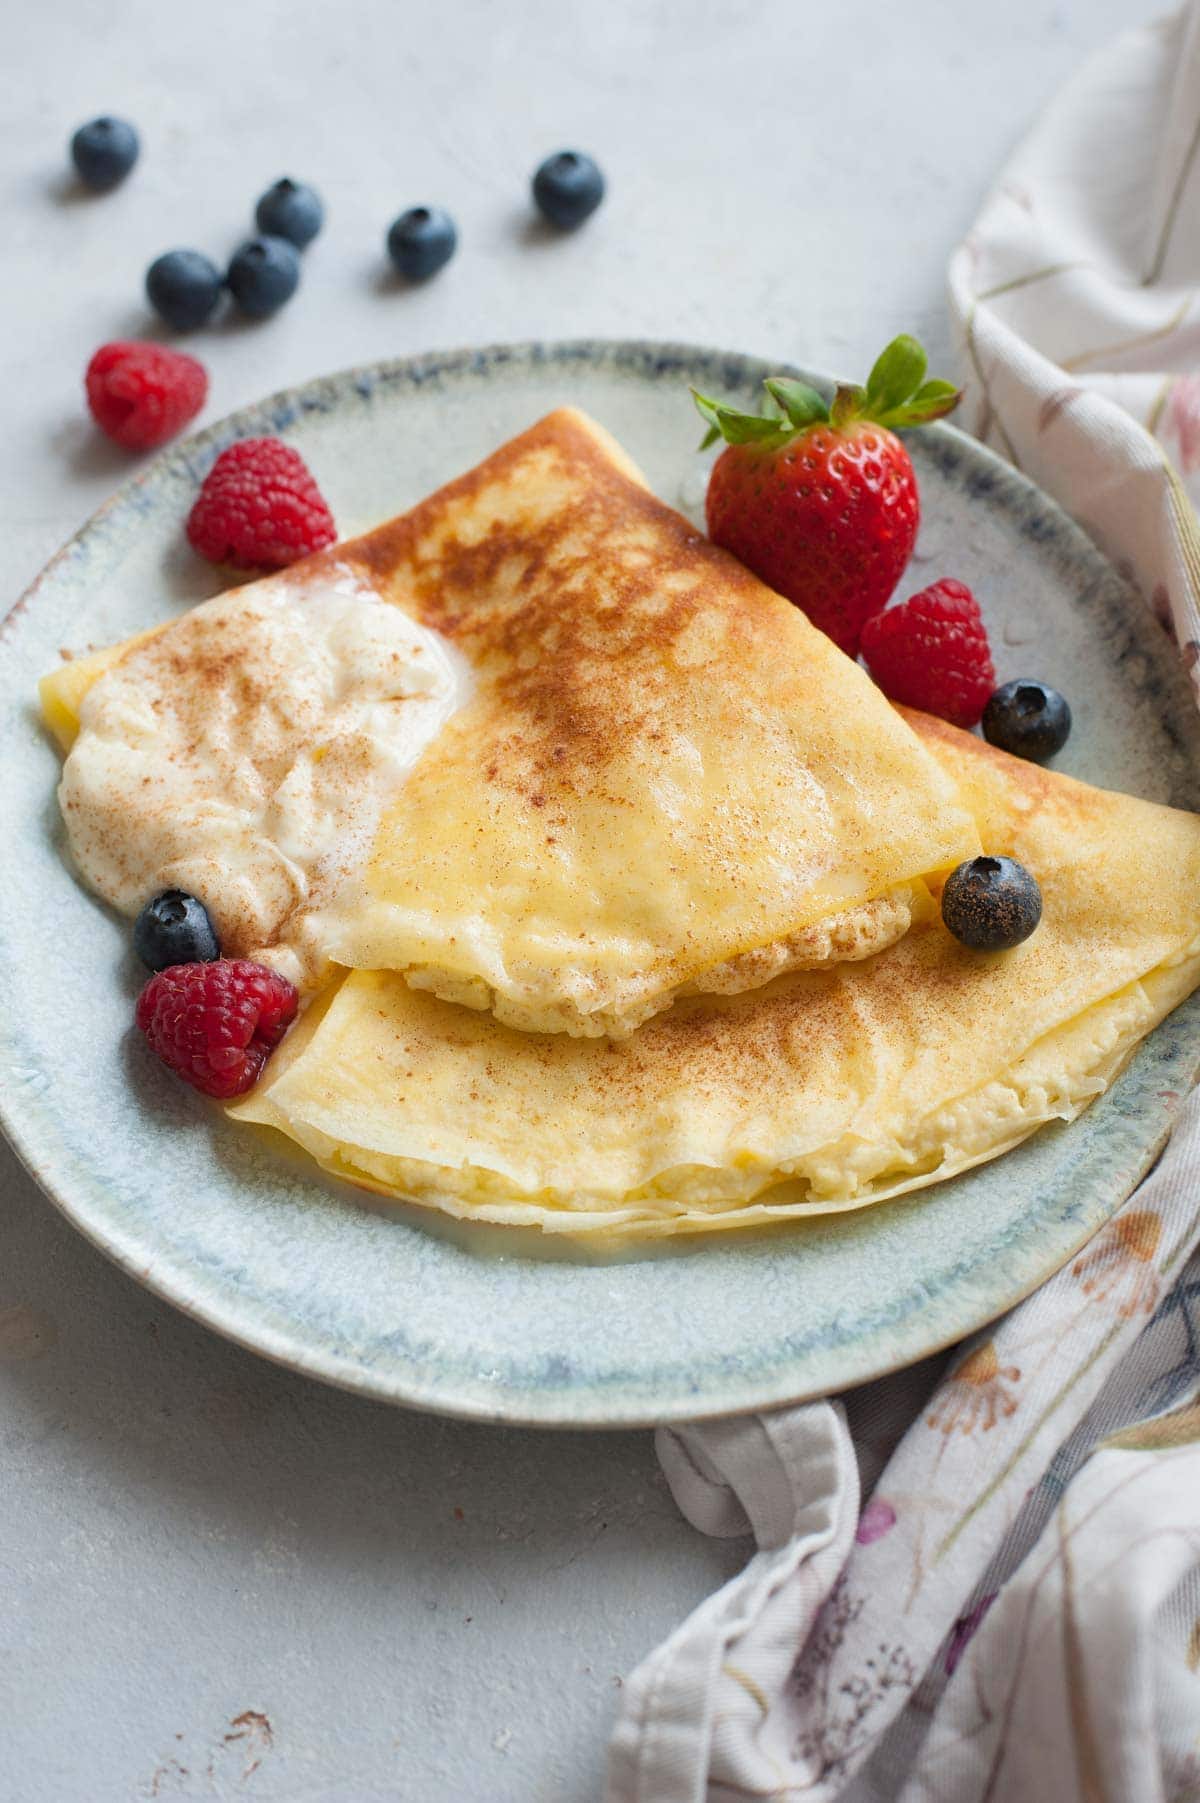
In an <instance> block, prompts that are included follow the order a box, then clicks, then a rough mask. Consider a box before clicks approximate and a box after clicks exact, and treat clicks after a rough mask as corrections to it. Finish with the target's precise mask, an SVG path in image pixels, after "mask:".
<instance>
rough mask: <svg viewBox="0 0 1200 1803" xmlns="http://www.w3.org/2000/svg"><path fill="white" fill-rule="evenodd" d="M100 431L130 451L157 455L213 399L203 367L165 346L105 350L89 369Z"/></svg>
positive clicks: (89, 387) (129, 345) (94, 413)
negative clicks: (156, 447)
mask: <svg viewBox="0 0 1200 1803" xmlns="http://www.w3.org/2000/svg"><path fill="white" fill-rule="evenodd" d="M85 384H86V387H87V402H88V406H89V408H90V409H91V414H92V418H93V419H94V420H95V422H96V424H97V425H98V426H99V428H100V430H101V431H102V432H104V433H106V434H107V436H108V437H109V438H111V439H112V440H113V443H114V444H119V445H124V447H125V449H126V450H128V451H152V450H153V449H154V447H155V445H160V444H166V442H167V440H168V438H174V436H175V434H176V432H178V431H180V430H181V429H182V428H183V427H184V426H186V425H187V423H188V421H189V420H191V419H195V417H196V415H197V414H198V413H199V411H200V409H201V407H203V405H204V402H205V398H206V397H207V395H208V374H207V372H206V370H205V368H204V365H203V363H197V361H196V359H195V357H189V356H188V355H187V353H186V352H185V351H171V350H168V349H167V347H166V346H165V345H162V344H132V343H125V342H121V341H117V342H116V343H114V344H102V345H101V346H100V349H99V350H98V351H97V352H96V354H95V356H94V357H93V358H92V360H91V362H90V363H89V364H88V366H87V376H86V377H85Z"/></svg>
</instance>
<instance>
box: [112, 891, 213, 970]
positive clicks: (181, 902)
mask: <svg viewBox="0 0 1200 1803" xmlns="http://www.w3.org/2000/svg"><path fill="white" fill-rule="evenodd" d="M133 949H134V951H135V952H136V953H137V955H138V957H139V958H140V959H141V961H142V963H143V964H144V965H145V966H146V969H147V970H166V968H167V966H168V965H169V964H211V963H212V962H213V960H214V959H216V958H219V957H220V956H221V947H220V943H219V942H218V939H217V935H216V933H215V932H214V930H213V923H212V921H211V920H210V919H209V918H208V910H207V909H206V908H205V906H204V904H203V902H198V901H197V900H196V897H195V896H194V895H185V894H184V892H183V890H182V889H164V890H163V892H162V894H161V895H156V896H155V897H154V900H153V901H148V902H147V903H146V905H145V907H144V908H143V909H142V911H141V913H140V914H139V915H138V917H137V920H136V921H135V922H134V927H133Z"/></svg>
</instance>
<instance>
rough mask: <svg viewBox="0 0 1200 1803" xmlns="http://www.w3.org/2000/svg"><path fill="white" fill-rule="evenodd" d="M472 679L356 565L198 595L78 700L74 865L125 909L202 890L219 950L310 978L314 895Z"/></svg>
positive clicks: (318, 947)
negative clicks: (169, 893) (170, 892)
mask: <svg viewBox="0 0 1200 1803" xmlns="http://www.w3.org/2000/svg"><path fill="white" fill-rule="evenodd" d="M469 688H470V676H469V670H468V666H467V665H466V663H465V662H464V660H463V659H462V658H461V656H460V655H459V654H458V653H457V652H455V651H454V650H453V648H452V647H450V646H449V645H448V644H447V643H446V641H445V640H444V639H443V638H442V637H441V636H440V635H439V634H437V633H436V632H433V631H431V630H430V629H429V628H427V627H424V626H421V625H419V624H418V623H417V622H416V621H414V620H412V619H410V618H409V616H408V615H407V614H406V613H404V612H403V611H402V610H401V609H400V608H398V607H394V606H392V605H390V604H389V603H387V602H385V601H382V600H380V599H379V598H378V596H377V595H375V594H374V593H373V592H372V591H371V590H370V589H368V588H366V587H364V586H363V585H362V584H361V583H360V582H359V581H358V580H357V579H356V578H355V576H354V575H353V574H352V573H351V572H349V571H345V572H339V571H337V570H335V571H333V572H330V571H328V570H326V571H323V572H322V573H321V575H320V577H319V578H316V579H309V580H305V581H301V580H298V579H297V578H296V577H295V576H290V577H289V576H273V577H268V578H265V579H264V580H262V581H259V582H254V583H250V584H248V585H247V586H245V587H244V588H241V589H237V590H234V591H232V592H231V593H229V594H225V595H221V596H218V597H217V598H216V599H214V600H212V601H207V602H204V603H203V604H201V605H200V606H199V607H196V608H193V609H192V611H191V612H190V613H188V614H186V615H184V616H183V617H181V618H180V619H178V620H176V621H174V622H172V624H171V625H170V626H169V627H167V628H165V629H164V630H163V631H161V632H159V633H155V634H154V635H152V636H150V637H148V638H146V639H144V640H142V641H140V642H139V643H137V644H135V645H134V646H133V647H132V648H131V649H130V650H129V651H128V652H127V653H126V654H125V655H124V656H122V657H121V658H120V660H119V661H118V662H117V663H116V664H115V665H113V666H112V667H111V668H110V669H108V670H107V671H106V672H105V673H104V674H103V675H102V676H101V677H100V678H99V679H98V680H97V681H96V682H95V683H94V684H93V685H92V687H91V688H90V689H89V690H88V692H87V694H86V695H85V696H84V697H83V700H82V703H81V705H80V713H79V719H80V730H79V734H78V736H77V738H76V740H75V743H74V745H73V747H72V749H71V751H70V754H69V755H68V757H67V759H66V763H65V765H64V767H63V774H62V782H61V785H60V788H59V800H60V803H61V806H62V812H63V819H64V821H65V822H66V828H67V837H68V840H69V842H70V848H71V852H72V855H73V857H74V859H75V862H76V864H77V865H78V867H79V870H80V872H81V874H82V875H83V877H84V879H85V880H86V881H87V883H88V884H90V886H91V887H92V888H93V889H95V890H96V891H97V892H98V893H99V894H100V895H102V896H103V897H104V898H105V900H107V901H109V902H111V903H112V904H113V906H114V907H115V908H117V909H118V910H119V911H120V912H121V913H123V914H127V915H135V914H137V913H138V911H139V910H140V909H141V908H142V906H143V905H144V904H145V902H146V901H148V900H149V899H150V897H151V896H153V895H155V894H157V893H158V892H159V891H160V890H162V889H169V888H176V889H183V890H186V891H187V892H188V893H189V894H191V895H195V896H198V897H199V899H200V900H201V901H202V902H203V903H204V905H205V907H206V908H207V909H208V912H209V914H210V915H211V917H212V919H213V922H214V924H215V926H216V928H217V932H218V935H219V937H220V940H221V945H222V949H223V951H224V952H225V954H226V956H230V957H252V958H257V959H260V960H261V961H263V962H264V963H268V964H271V965H273V966H274V967H275V968H276V969H278V970H280V971H282V972H283V974H284V975H286V976H288V977H290V978H291V979H292V981H294V982H297V983H299V984H301V985H302V986H306V987H310V986H312V984H313V983H315V982H316V981H318V980H319V978H320V976H321V974H322V969H323V966H324V962H325V959H324V955H323V950H322V944H321V941H322V937H323V934H322V931H321V926H320V921H319V914H320V910H321V909H322V908H323V907H326V906H328V905H329V903H330V901H331V900H332V898H333V897H334V896H335V895H336V893H337V892H338V890H339V889H340V888H341V887H342V886H343V885H344V884H345V883H346V881H347V880H348V879H349V878H352V877H353V876H354V875H356V874H357V872H358V871H359V869H360V868H361V866H362V865H363V863H364V862H365V861H366V859H367V857H368V856H369V854H370V850H371V846H372V843H373V841H374V838H375V834H376V831H377V828H378V824H379V819H380V816H381V814H382V812H383V810H384V808H385V806H386V805H387V801H388V798H389V797H390V796H392V795H394V794H395V791H396V789H397V787H398V786H399V785H400V784H401V783H403V781H404V779H405V776H406V774H407V773H408V771H410V770H411V769H412V767H413V765H414V764H415V763H416V762H417V760H418V758H419V757H420V756H421V753H422V752H423V751H424V749H425V747H426V746H427V745H428V744H429V743H430V741H431V740H432V739H433V738H435V737H436V735H437V734H438V733H439V732H440V731H441V729H442V727H443V725H444V724H445V722H446V721H447V720H448V719H449V717H450V716H451V714H452V713H454V712H455V710H456V709H457V708H458V707H460V706H461V705H462V704H463V702H464V701H465V700H466V698H467V694H468V692H469Z"/></svg>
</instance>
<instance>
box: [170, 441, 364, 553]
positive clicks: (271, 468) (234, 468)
mask: <svg viewBox="0 0 1200 1803" xmlns="http://www.w3.org/2000/svg"><path fill="white" fill-rule="evenodd" d="M187 535H188V539H189V540H190V542H191V545H192V548H193V550H196V551H199V553H200V555H201V557H207V558H208V560H209V561H210V563H227V564H231V565H232V566H233V568H234V569H235V570H280V569H282V568H283V566H284V565H285V564H289V563H295V562H296V559H297V558H299V557H307V556H308V554H309V552H310V551H320V550H321V549H322V548H323V547H324V546H325V545H331V544H332V543H333V541H334V539H335V538H336V537H337V527H336V526H335V525H334V523H333V515H332V514H331V513H330V511H329V508H328V506H327V505H326V503H325V497H324V496H323V495H322V493H321V491H320V489H319V488H318V487H317V485H316V483H315V482H314V481H313V478H312V474H311V472H310V470H309V467H308V465H307V464H306V463H305V461H304V459H303V457H301V455H300V453H299V451H294V450H293V449H292V447H291V445H286V444H282V443H281V442H280V440H279V439H278V438H243V439H241V440H240V441H239V443H237V444H231V445H230V446H229V449H228V450H227V451H222V452H221V455H220V456H219V457H218V458H217V461H216V462H215V463H214V464H213V466H212V468H211V469H210V470H209V472H208V475H207V476H206V477H205V478H204V485H203V487H202V488H201V490H200V493H199V494H198V495H197V497H196V504H195V506H194V507H193V508H192V511H191V513H190V514H189V515H188V523H187Z"/></svg>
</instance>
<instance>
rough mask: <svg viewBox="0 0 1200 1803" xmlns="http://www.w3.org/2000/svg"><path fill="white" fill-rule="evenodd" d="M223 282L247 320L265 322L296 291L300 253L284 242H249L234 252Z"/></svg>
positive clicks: (265, 238) (267, 237) (265, 239)
mask: <svg viewBox="0 0 1200 1803" xmlns="http://www.w3.org/2000/svg"><path fill="white" fill-rule="evenodd" d="M225 280H226V281H227V282H228V284H229V292H230V293H231V294H232V296H233V298H234V300H235V301H236V302H237V304H238V306H239V307H240V308H241V310H242V312H243V313H245V314H246V316H247V318H249V319H266V318H268V317H269V316H270V314H272V313H277V312H278V311H279V309H280V307H282V306H283V304H284V302H285V301H290V300H291V298H292V296H293V294H295V292H296V289H297V288H298V287H299V285H300V253H299V251H298V250H297V249H296V246H295V245H294V244H289V243H288V240H287V239H286V238H273V237H270V236H268V235H266V234H264V235H263V236H262V237H261V238H251V239H249V240H248V242H247V243H245V244H243V245H242V246H241V248H240V250H236V251H234V253H233V258H232V260H231V262H230V265H229V273H228V274H227V275H226V277H225Z"/></svg>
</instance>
